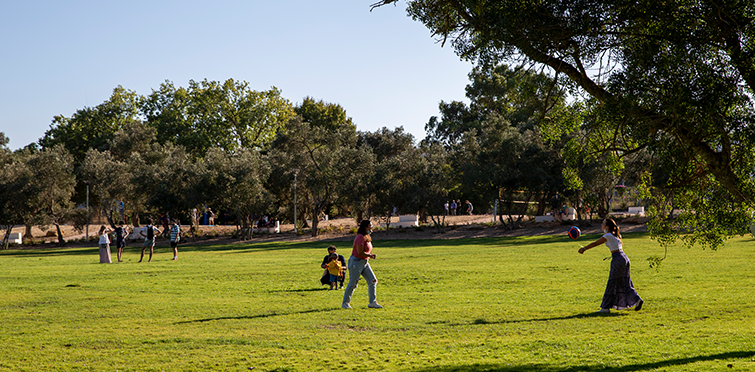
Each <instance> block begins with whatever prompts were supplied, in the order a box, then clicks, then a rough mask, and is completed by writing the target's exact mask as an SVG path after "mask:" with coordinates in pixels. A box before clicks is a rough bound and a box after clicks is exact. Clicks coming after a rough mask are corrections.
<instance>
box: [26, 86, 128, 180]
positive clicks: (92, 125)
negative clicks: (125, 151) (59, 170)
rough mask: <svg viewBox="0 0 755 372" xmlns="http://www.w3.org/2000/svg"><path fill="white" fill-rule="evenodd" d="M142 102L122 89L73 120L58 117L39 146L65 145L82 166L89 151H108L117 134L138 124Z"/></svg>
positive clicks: (72, 116) (119, 88) (81, 110)
mask: <svg viewBox="0 0 755 372" xmlns="http://www.w3.org/2000/svg"><path fill="white" fill-rule="evenodd" d="M139 100H140V97H139V96H138V95H137V94H136V92H133V91H130V90H126V89H124V88H123V87H121V86H120V85H119V86H118V87H116V88H115V89H114V90H113V94H112V95H111V96H110V98H109V99H108V100H107V101H105V102H103V103H101V104H99V105H97V106H95V107H85V108H83V109H80V110H77V111H76V112H75V113H74V114H73V115H71V117H70V118H68V117H65V116H63V115H58V116H55V118H54V119H53V121H52V124H50V129H49V130H47V131H46V132H45V135H44V137H42V138H41V139H40V140H39V144H40V145H41V146H42V147H43V148H52V147H55V146H56V145H63V146H64V147H65V148H66V150H67V151H68V152H70V153H71V155H72V156H73V159H74V164H75V165H76V166H78V165H79V164H81V163H82V162H83V161H84V158H85V157H86V153H87V151H89V149H97V150H106V149H107V147H108V141H110V140H111V139H112V138H113V135H114V134H115V132H117V131H118V130H120V129H122V128H124V126H125V125H127V124H128V123H131V122H133V121H136V120H138V118H139Z"/></svg>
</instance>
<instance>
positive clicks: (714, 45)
mask: <svg viewBox="0 0 755 372" xmlns="http://www.w3.org/2000/svg"><path fill="white" fill-rule="evenodd" d="M395 2H397V0H383V1H380V2H378V3H376V4H374V5H375V6H380V5H384V4H389V3H395ZM407 2H408V4H409V5H408V12H409V14H410V15H411V16H412V17H413V18H414V19H415V20H418V21H420V22H422V23H424V24H425V25H426V26H427V27H428V28H429V29H430V30H431V31H432V33H433V34H434V35H435V36H436V37H438V38H439V39H440V40H442V41H443V42H444V43H445V42H446V41H450V42H451V43H452V44H453V46H454V48H455V49H456V51H457V53H458V54H460V55H461V56H463V57H466V58H470V59H475V60H477V61H479V62H481V63H483V64H485V63H491V62H495V61H500V60H509V61H519V62H523V63H532V64H534V65H537V66H542V67H543V68H546V69H549V70H550V71H552V72H553V73H554V74H555V75H556V76H557V77H561V76H566V77H568V78H569V79H570V80H571V82H572V83H573V85H574V86H575V87H578V88H579V91H578V93H584V94H587V95H589V96H591V97H592V98H594V99H595V100H596V101H597V102H598V104H599V105H601V106H602V109H604V110H605V117H606V119H608V120H607V121H606V123H609V124H610V126H611V127H612V129H613V135H612V136H610V137H607V138H605V141H604V142H603V143H602V147H603V149H604V150H605V151H610V152H612V153H613V154H615V155H616V156H618V157H621V156H624V154H627V153H632V152H636V151H640V150H642V149H647V150H648V151H649V153H650V154H651V155H652V156H653V157H654V161H655V162H656V163H657V162H662V161H670V162H672V163H674V164H676V165H677V168H676V172H674V173H673V174H671V175H670V177H669V178H668V182H667V183H665V184H663V185H659V184H657V183H654V182H653V181H652V180H649V181H648V182H647V183H646V184H647V185H649V186H654V187H648V189H647V190H648V195H649V196H650V195H652V200H654V205H653V208H651V212H652V213H654V215H655V216H656V219H655V222H656V224H651V228H652V229H653V231H654V233H668V232H669V231H683V230H684V231H691V232H692V234H691V235H688V237H690V238H689V240H688V241H687V242H688V243H694V242H696V241H700V242H702V243H703V244H704V245H709V246H711V247H718V246H720V244H722V242H723V240H722V239H721V238H722V237H724V236H727V235H731V234H734V233H744V232H745V231H746V227H747V225H748V224H749V222H750V217H749V213H750V210H751V209H752V208H753V207H754V206H755V202H754V200H755V199H754V198H755V196H753V195H755V179H754V178H753V176H752V169H753V165H755V164H753V162H755V160H753V159H755V153H754V151H755V135H753V130H752V125H753V122H754V118H755V114H754V113H753V103H754V102H755V101H754V99H753V90H754V89H755V43H753V40H755V3H753V2H752V1H744V0H725V1H703V0H677V1H666V2H658V1H654V0H646V1H640V2H637V1H628V0H618V1H610V2H605V1H597V0H577V1H574V0H568V1H566V0H546V1H537V2H522V1H519V0H502V1H489V0H413V1H411V0H410V1H407ZM625 139H630V140H628V141H627V140H625ZM650 176H652V174H649V177H650ZM672 200H673V201H675V202H676V203H677V204H678V203H680V202H681V203H683V204H684V207H685V210H686V211H687V212H688V213H687V214H685V215H684V218H676V219H672V220H666V219H665V217H666V216H667V214H668V213H667V210H668V209H669V208H670V207H671V203H670V201H672ZM661 216H662V217H661ZM672 238H673V237H672Z"/></svg>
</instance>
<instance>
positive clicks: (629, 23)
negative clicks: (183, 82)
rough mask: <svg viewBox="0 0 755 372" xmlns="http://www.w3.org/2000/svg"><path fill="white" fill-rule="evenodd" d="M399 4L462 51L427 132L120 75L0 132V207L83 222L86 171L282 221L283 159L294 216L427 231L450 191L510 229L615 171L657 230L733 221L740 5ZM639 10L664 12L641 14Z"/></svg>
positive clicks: (14, 216)
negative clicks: (92, 99) (146, 86)
mask: <svg viewBox="0 0 755 372" xmlns="http://www.w3.org/2000/svg"><path fill="white" fill-rule="evenodd" d="M393 2H395V1H393V0H386V1H381V2H378V3H376V4H375V6H380V5H383V4H388V3H393ZM407 2H408V3H409V6H408V11H409V14H410V15H411V16H412V17H414V18H415V19H416V20H419V21H421V22H423V23H424V24H425V25H426V26H427V27H428V28H430V29H431V30H432V31H433V34H434V35H437V36H439V37H440V38H441V40H442V41H444V42H445V41H446V40H450V41H451V42H452V43H453V46H454V48H456V50H457V52H458V53H459V55H461V56H463V57H465V58H469V59H473V60H476V61H477V62H478V63H477V67H475V69H474V70H473V71H472V72H470V74H469V77H470V84H469V85H468V86H467V89H466V95H467V98H468V99H469V103H468V104H467V103H464V102H456V101H454V102H444V101H442V102H441V103H440V106H439V111H440V114H439V115H438V116H436V117H432V118H430V119H429V121H428V122H427V124H426V126H425V129H426V131H427V137H426V138H424V139H421V140H419V141H418V142H416V141H415V139H414V138H413V137H412V136H411V135H410V134H408V133H405V132H404V130H403V128H401V127H399V128H396V129H394V130H390V129H387V128H383V129H381V130H378V131H376V132H360V131H357V130H356V126H355V125H354V124H353V122H352V119H351V118H349V117H348V116H347V115H346V111H345V109H344V108H342V107H341V106H340V105H338V104H333V103H326V102H323V101H321V100H316V99H314V98H311V97H306V98H304V100H303V101H302V102H301V103H300V104H298V105H293V104H292V103H291V102H289V101H288V100H286V99H284V98H283V97H282V96H281V92H280V91H279V90H278V89H277V88H274V87H273V88H272V89H270V90H267V91H262V92H259V91H254V90H252V89H250V88H249V86H248V84H247V83H246V82H239V81H234V80H232V79H231V80H227V81H225V82H215V81H207V80H205V81H201V82H196V81H191V82H190V83H189V86H188V87H186V88H183V87H178V88H177V87H175V86H174V85H173V84H172V83H171V82H169V81H166V82H165V83H163V84H162V85H161V86H160V87H159V88H158V89H157V90H153V91H152V93H151V94H149V95H147V96H139V95H137V94H136V93H134V92H132V91H128V90H126V89H124V88H122V87H117V88H116V89H115V90H114V91H113V94H112V96H111V97H110V99H108V100H107V101H105V102H103V103H102V104H100V105H98V106H95V107H87V108H84V109H81V110H78V111H76V112H75V113H74V114H73V115H72V116H71V117H64V116H57V117H55V118H54V119H53V122H52V125H51V126H50V129H49V130H48V131H47V132H46V133H45V135H44V137H43V138H41V139H40V140H39V142H38V143H36V144H31V145H29V146H27V147H26V148H24V149H22V150H18V151H15V152H11V151H9V150H8V149H7V147H6V146H7V139H6V138H5V137H4V136H3V137H0V140H2V142H3V143H2V149H3V151H2V154H1V155H0V156H1V158H0V161H1V162H2V164H3V171H2V175H1V177H2V179H0V187H2V188H3V189H2V190H1V191H2V194H1V195H2V196H0V198H2V200H0V213H1V215H0V223H1V224H3V225H4V226H6V228H8V229H9V226H12V224H18V223H23V224H25V225H27V226H31V225H35V224H60V223H61V222H62V221H69V222H73V223H74V224H80V223H82V222H81V221H82V220H83V221H84V222H86V216H83V219H82V213H81V210H80V209H77V208H75V205H81V204H82V202H83V200H84V198H85V195H84V193H85V189H86V185H89V188H90V191H91V198H92V199H91V200H92V202H91V203H92V205H96V206H97V207H98V208H101V210H102V212H103V214H104V215H105V216H106V217H107V218H108V219H109V220H111V221H112V220H113V218H114V216H117V213H119V210H118V208H119V205H120V203H121V202H123V203H125V205H127V206H128V207H127V208H128V211H129V213H131V214H132V216H130V217H131V219H132V221H135V222H137V223H138V221H139V218H140V216H143V215H144V214H145V213H148V212H151V213H155V212H161V213H163V212H169V213H170V214H171V215H173V216H180V215H186V214H187V213H188V211H190V210H191V209H193V208H201V207H202V206H205V205H207V206H212V207H213V208H214V209H215V210H226V211H229V212H230V213H231V214H232V216H233V219H234V220H235V221H236V222H237V224H238V226H239V227H240V229H245V228H247V227H249V226H251V223H253V221H252V216H253V215H254V214H262V213H266V214H273V215H275V216H277V217H279V218H280V219H282V220H284V221H293V220H294V216H293V210H294V208H293V207H294V206H293V204H294V202H293V197H294V192H293V180H294V174H295V173H296V179H297V192H296V195H297V196H298V197H297V208H296V210H297V212H298V214H299V216H296V217H297V218H296V219H297V221H305V220H307V219H309V220H311V221H312V225H313V226H312V234H314V235H316V234H317V232H318V229H317V223H318V220H319V218H318V217H319V216H320V214H322V213H328V214H334V215H342V216H350V217H354V218H356V219H361V218H364V217H372V216H381V217H387V216H389V214H390V211H391V210H392V209H393V208H394V207H396V208H398V209H399V210H400V211H402V213H420V214H421V215H422V216H423V218H425V217H429V218H431V219H432V220H433V221H435V225H436V226H437V227H438V229H439V230H442V227H443V219H442V218H441V217H439V216H442V215H443V204H444V203H445V201H446V200H448V199H461V200H466V199H468V200H470V201H471V202H472V203H473V204H474V205H475V206H476V208H475V210H482V211H489V210H490V209H491V208H492V207H493V205H497V207H498V208H497V212H498V221H499V222H500V223H501V226H502V227H503V228H507V229H516V228H519V227H521V225H522V219H521V216H522V215H526V214H529V213H535V214H543V213H546V212H547V211H549V210H550V208H553V207H557V206H559V205H560V204H562V203H565V204H568V205H569V206H572V207H576V209H577V216H578V219H579V220H582V218H583V216H582V212H583V210H584V208H585V207H589V208H590V209H591V210H592V211H594V212H597V214H598V215H599V216H601V217H605V216H607V215H608V214H609V213H610V212H611V210H610V195H611V190H612V189H613V187H614V186H615V185H617V183H619V182H622V183H623V184H624V185H627V186H636V187H637V189H638V190H640V191H641V195H642V198H643V203H644V204H645V205H646V206H647V207H648V212H649V214H650V217H651V221H650V224H649V226H650V228H651V233H652V234H653V235H654V237H656V238H657V239H658V241H659V242H661V243H662V244H669V243H670V242H673V241H675V240H676V239H677V238H678V237H680V236H681V237H682V239H683V240H684V241H685V243H686V244H688V245H694V244H696V243H701V244H702V245H703V246H707V247H711V248H717V247H720V246H721V244H723V242H724V239H725V238H726V237H729V236H732V235H734V234H741V233H744V232H746V231H747V228H748V227H749V225H750V224H751V223H752V215H751V214H752V211H753V196H752V195H753V191H755V177H753V169H755V166H754V164H755V146H754V145H755V143H754V142H755V136H753V133H754V132H753V130H752V123H753V122H755V121H754V120H753V119H754V118H755V113H754V109H753V104H752V103H753V99H752V97H753V91H752V89H753V81H755V80H753V79H752V76H753V73H752V71H753V69H752V66H753V65H755V64H753V63H752V62H753V61H755V57H754V56H755V53H753V50H752V47H751V45H750V44H751V43H750V44H747V43H746V42H745V41H747V40H752V39H753V37H755V33H753V30H754V29H755V28H753V27H752V25H753V24H755V23H754V22H753V20H752V16H751V14H752V4H750V3H741V2H736V1H733V2H723V3H722V4H721V6H722V7H723V8H722V9H726V10H727V12H721V11H720V10H719V11H716V10H715V9H713V8H709V7H708V5H707V3H703V2H694V1H693V2H691V5H690V7H687V8H684V11H681V10H682V8H678V7H674V6H670V8H668V9H667V8H666V7H665V5H663V6H660V5H659V6H657V9H654V10H653V11H652V12H648V11H643V10H642V9H643V8H642V7H641V6H637V5H631V4H630V3H627V4H624V3H621V2H619V3H617V4H613V5H610V6H602V5H600V4H597V3H595V4H593V3H594V2H590V1H582V2H566V3H564V2H559V1H546V2H542V3H538V4H535V5H532V6H526V7H522V6H519V5H520V4H518V3H517V4H514V3H513V2H512V4H509V5H506V2H503V3H495V4H493V3H490V4H482V3H480V4H476V5H475V4H472V3H475V2H465V1H455V0H443V1H434V2H425V1H407ZM468 3H469V4H468ZM624 5H626V6H624ZM656 13H658V14H668V16H663V17H661V16H659V17H656V16H647V15H648V14H653V15H654V14H656ZM679 17H681V18H679ZM722 17H723V18H722ZM677 19H682V20H681V21H679V22H677V21H676V20H677ZM694 20H704V21H705V22H695V21H694ZM667 21H668V22H667ZM501 61H514V62H517V66H516V67H512V66H510V65H506V64H502V63H501ZM586 66H587V68H589V69H591V70H589V71H588V70H586ZM547 71H550V72H551V73H546V72H547ZM592 72H594V74H593V75H591V74H590V73H592ZM386 109H389V108H386ZM530 205H534V206H536V207H535V208H536V209H535V210H534V211H528V210H527V208H528V206H530ZM246 231H249V230H246ZM59 238H60V239H61V241H62V237H59Z"/></svg>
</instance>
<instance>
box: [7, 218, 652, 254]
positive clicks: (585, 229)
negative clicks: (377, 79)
mask: <svg viewBox="0 0 755 372" xmlns="http://www.w3.org/2000/svg"><path fill="white" fill-rule="evenodd" d="M397 221H398V218H397V217H394V218H393V222H397ZM428 222H429V224H427V225H422V227H420V228H414V227H410V228H395V229H390V230H381V229H378V230H376V231H374V232H373V237H374V238H375V239H376V240H397V239H401V240H403V239H461V238H485V237H503V236H537V235H561V234H563V235H565V234H566V231H567V229H568V228H569V226H571V225H572V224H573V225H577V226H579V227H580V229H581V230H582V233H583V234H597V233H599V232H600V221H599V220H592V221H582V224H581V225H579V224H578V223H577V222H576V221H573V222H541V223H535V222H525V223H524V228H521V229H516V230H507V229H505V228H503V227H502V226H501V225H495V226H493V225H492V224H491V222H493V216H492V215H472V216H447V217H446V218H445V223H446V224H447V225H448V227H446V229H445V232H444V233H438V232H437V231H436V229H435V228H434V227H433V226H432V221H430V220H429V219H428ZM645 222H646V219H644V218H626V219H623V220H622V221H621V222H620V223H619V226H620V227H621V231H622V232H644V231H647V228H646V226H645ZM373 224H374V225H375V226H378V225H379V222H378V221H377V219H375V220H374V221H373ZM61 227H62V231H63V234H64V237H65V238H66V240H78V239H80V238H83V237H84V235H85V233H84V231H80V232H78V231H75V230H74V229H73V227H71V226H67V225H65V226H61ZM99 227H100V226H99V225H97V226H94V225H90V226H89V235H90V237H91V236H94V235H96V234H97V230H98V229H99ZM318 227H319V228H320V230H321V231H323V230H325V231H323V232H321V233H320V234H318V236H317V237H313V236H312V235H311V233H310V232H309V231H306V233H305V234H299V235H296V234H294V233H293V224H287V225H281V234H255V235H254V237H253V238H252V240H239V239H234V238H232V237H230V235H231V234H232V233H233V232H234V231H235V230H236V227H235V226H221V225H216V226H201V227H200V230H202V232H203V233H204V236H203V237H201V238H198V239H196V240H194V239H192V237H190V236H187V235H184V239H182V241H181V244H182V245H194V244H234V243H250V242H273V241H323V242H327V241H349V240H352V239H353V238H354V234H353V233H352V232H351V230H352V229H354V228H356V227H357V223H356V221H355V220H354V219H352V218H342V219H335V220H330V221H322V222H320V225H319V226H318ZM182 230H183V231H188V230H189V226H182ZM54 231H55V227H54V226H51V227H48V228H47V229H45V230H42V229H40V228H38V227H34V228H33V229H32V233H33V234H34V241H35V244H34V245H31V246H28V247H29V248H35V247H36V248H42V247H54V246H56V245H57V238H56V237H55V236H48V235H50V234H52V233H54ZM13 232H19V233H23V232H24V228H23V227H22V226H18V227H15V228H14V229H13ZM162 244H167V242H165V243H161V241H160V240H158V245H162ZM92 245H96V242H90V243H86V242H78V241H75V242H69V243H67V244H66V246H68V247H79V246H92Z"/></svg>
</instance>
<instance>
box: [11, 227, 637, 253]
mask: <svg viewBox="0 0 755 372" xmlns="http://www.w3.org/2000/svg"><path fill="white" fill-rule="evenodd" d="M635 234H645V233H635ZM596 236H597V235H596ZM567 241H569V238H567V237H566V236H565V235H563V236H562V235H538V236H515V237H492V238H460V239H408V240H382V241H379V244H380V247H381V248H395V249H400V248H422V247H442V246H446V247H466V246H474V247H485V246H493V247H505V246H512V247H521V246H522V245H534V246H536V245H550V244H556V243H564V242H567ZM331 244H334V245H336V247H338V248H341V249H345V250H347V252H348V251H350V250H351V245H352V242H351V241H338V242H332V241H306V242H286V241H275V242H270V241H262V242H255V241H249V240H247V241H238V242H234V243H231V244H217V243H215V244H213V243H211V242H208V243H207V244H189V245H180V244H179V245H178V252H179V254H180V253H181V252H230V253H250V252H270V251H282V250H294V249H322V250H324V249H325V248H326V247H327V246H329V245H331ZM141 249H142V245H141V244H140V243H139V242H130V243H128V245H127V246H126V248H125V249H124V254H128V255H133V254H140V253H141ZM110 250H111V252H112V254H113V255H115V251H116V248H115V246H111V247H110ZM98 252H99V247H97V246H96V245H92V246H91V247H57V246H55V247H52V246H40V247H39V248H32V249H19V250H13V251H0V257H3V256H8V257H45V256H48V257H49V256H64V255H65V256H68V255H76V256H94V257H95V258H96V256H97V255H98V254H99V253H98ZM165 253H172V250H171V248H170V246H169V243H168V242H167V241H164V240H160V241H158V242H157V245H156V246H155V254H165Z"/></svg>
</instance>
